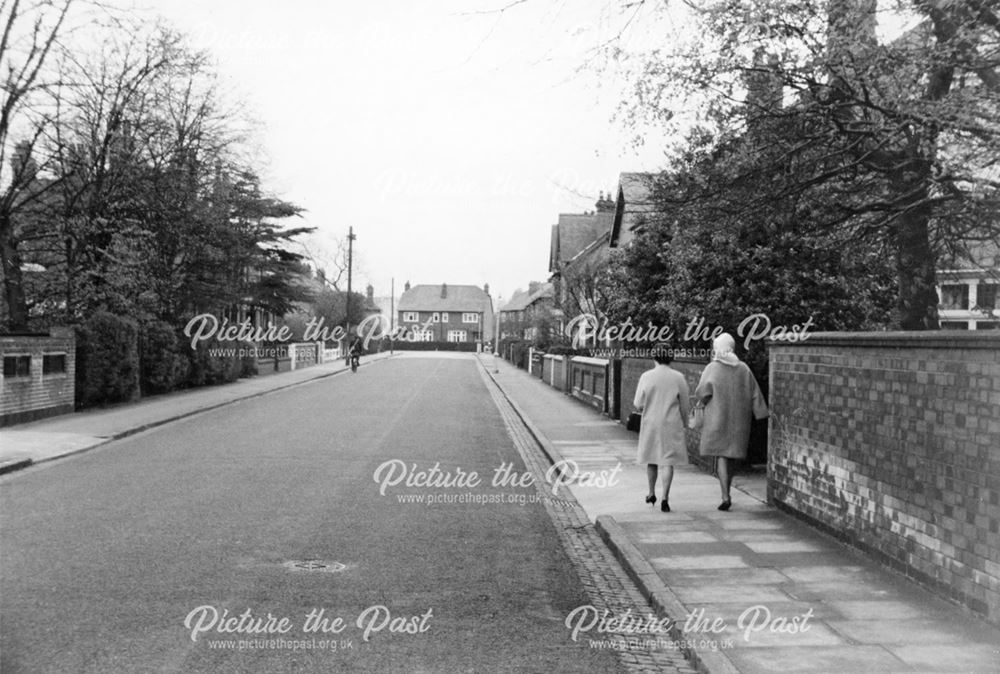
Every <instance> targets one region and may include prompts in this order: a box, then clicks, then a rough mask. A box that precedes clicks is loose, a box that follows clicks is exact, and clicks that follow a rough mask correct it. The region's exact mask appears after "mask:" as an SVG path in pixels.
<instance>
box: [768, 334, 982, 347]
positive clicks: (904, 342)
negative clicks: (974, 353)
mask: <svg viewBox="0 0 1000 674" xmlns="http://www.w3.org/2000/svg"><path fill="white" fill-rule="evenodd" d="M767 346H768V348H769V349H775V348H789V349H791V348H801V347H811V346H837V347H841V348H869V347H878V348H883V349H913V348H920V349H1000V330H983V331H975V330H926V331H914V332H905V331H893V332H810V333H808V337H807V338H806V339H804V340H799V341H795V342H790V341H784V340H780V339H769V340H767Z"/></svg>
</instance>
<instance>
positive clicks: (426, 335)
mask: <svg viewBox="0 0 1000 674" xmlns="http://www.w3.org/2000/svg"><path fill="white" fill-rule="evenodd" d="M413 341H414V342H433V341H434V333H433V332H431V331H430V330H414V331H413Z"/></svg>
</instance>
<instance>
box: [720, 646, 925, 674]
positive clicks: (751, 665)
mask: <svg viewBox="0 0 1000 674" xmlns="http://www.w3.org/2000/svg"><path fill="white" fill-rule="evenodd" d="M727 655H728V657H729V659H730V660H732V662H733V664H734V665H736V666H737V667H738V668H739V669H740V671H743V672H772V673H773V674H791V673H793V672H794V673H796V674H859V672H880V673H885V674H888V673H889V672H912V669H911V666H910V665H908V664H907V663H905V662H902V661H901V660H900V659H899V658H897V657H895V656H894V655H893V654H892V653H891V652H889V651H887V650H886V649H884V648H882V647H881V646H855V645H846V644H845V645H841V646H784V647H778V648H743V649H730V650H729V651H727Z"/></svg>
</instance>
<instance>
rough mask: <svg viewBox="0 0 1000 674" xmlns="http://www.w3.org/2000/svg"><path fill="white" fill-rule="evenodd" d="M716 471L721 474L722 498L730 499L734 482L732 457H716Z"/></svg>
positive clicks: (724, 499)
mask: <svg viewBox="0 0 1000 674" xmlns="http://www.w3.org/2000/svg"><path fill="white" fill-rule="evenodd" d="M716 461H718V463H717V464H716V472H718V474H719V487H720V488H721V489H722V500H723V501H729V500H730V498H729V488H730V487H731V486H732V484H733V469H732V459H729V458H727V457H725V456H720V457H718V458H717V459H716Z"/></svg>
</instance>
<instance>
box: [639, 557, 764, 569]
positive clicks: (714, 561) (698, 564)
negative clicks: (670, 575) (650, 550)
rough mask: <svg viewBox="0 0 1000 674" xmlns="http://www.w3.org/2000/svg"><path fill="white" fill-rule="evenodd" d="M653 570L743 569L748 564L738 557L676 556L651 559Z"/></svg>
mask: <svg viewBox="0 0 1000 674" xmlns="http://www.w3.org/2000/svg"><path fill="white" fill-rule="evenodd" d="M649 563H650V564H652V565H653V568H654V569H744V568H746V567H747V566H748V564H747V563H746V562H745V561H743V558H742V557H740V556H739V555H677V556H667V557H653V558H652V559H650V560H649Z"/></svg>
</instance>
